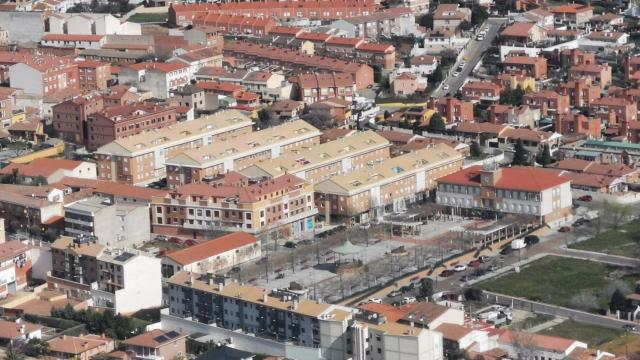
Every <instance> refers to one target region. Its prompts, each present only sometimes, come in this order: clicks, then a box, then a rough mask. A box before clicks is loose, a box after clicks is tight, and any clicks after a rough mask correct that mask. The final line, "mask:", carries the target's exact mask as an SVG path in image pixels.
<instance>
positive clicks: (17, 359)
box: [4, 343, 26, 360]
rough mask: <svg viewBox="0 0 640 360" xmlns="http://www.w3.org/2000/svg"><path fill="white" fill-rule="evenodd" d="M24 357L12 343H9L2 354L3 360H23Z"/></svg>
mask: <svg viewBox="0 0 640 360" xmlns="http://www.w3.org/2000/svg"><path fill="white" fill-rule="evenodd" d="M25 359H26V356H25V355H24V354H23V353H21V352H20V351H19V350H18V348H17V347H16V346H14V345H13V343H9V346H8V347H7V349H6V350H5V352H4V360H25Z"/></svg>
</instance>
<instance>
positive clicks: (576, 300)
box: [569, 291, 599, 312]
mask: <svg viewBox="0 0 640 360" xmlns="http://www.w3.org/2000/svg"><path fill="white" fill-rule="evenodd" d="M569 303H570V304H571V307H573V308H576V309H578V310H582V311H587V312H592V311H596V310H598V307H599V303H598V298H597V297H596V296H595V295H593V294H591V293H590V292H586V291H581V292H579V293H578V294H576V295H574V296H573V297H572V298H571V300H569Z"/></svg>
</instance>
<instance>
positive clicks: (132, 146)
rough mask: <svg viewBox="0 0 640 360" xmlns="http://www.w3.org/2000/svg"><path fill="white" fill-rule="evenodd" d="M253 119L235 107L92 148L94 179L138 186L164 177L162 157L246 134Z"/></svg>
mask: <svg viewBox="0 0 640 360" xmlns="http://www.w3.org/2000/svg"><path fill="white" fill-rule="evenodd" d="M252 126H253V122H252V121H251V119H249V118H248V117H246V116H244V115H242V114H241V113H240V112H238V111H235V110H229V111H224V112H218V113H216V114H214V115H210V116H206V117H201V118H198V119H195V120H192V121H188V122H184V123H178V124H175V125H171V126H167V127H164V128H161V129H156V130H153V131H147V132H144V133H140V134H137V135H131V136H128V137H125V138H120V139H116V140H114V141H112V142H110V143H108V144H106V145H103V146H101V147H100V148H98V150H97V151H96V157H97V160H98V178H99V179H100V180H108V181H115V182H118V183H122V184H129V185H142V184H147V183H150V182H153V181H157V180H160V179H161V178H162V177H164V176H165V160H166V159H169V158H172V157H175V156H177V155H179V154H180V153H182V152H183V151H185V150H188V149H193V148H198V147H201V146H205V145H209V144H212V143H214V142H216V143H217V142H219V141H222V140H224V139H225V138H226V137H233V136H237V135H243V134H248V133H250V132H251V131H252Z"/></svg>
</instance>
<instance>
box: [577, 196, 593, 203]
mask: <svg viewBox="0 0 640 360" xmlns="http://www.w3.org/2000/svg"><path fill="white" fill-rule="evenodd" d="M578 200H580V201H584V202H589V201H591V200H593V197H591V195H582V196H580V197H579V198H578Z"/></svg>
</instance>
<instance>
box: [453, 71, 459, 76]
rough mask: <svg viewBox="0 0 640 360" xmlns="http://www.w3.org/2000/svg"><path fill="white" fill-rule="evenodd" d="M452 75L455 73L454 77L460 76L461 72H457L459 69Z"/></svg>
mask: <svg viewBox="0 0 640 360" xmlns="http://www.w3.org/2000/svg"><path fill="white" fill-rule="evenodd" d="M451 75H453V77H458V76H460V73H459V72H457V71H454V72H453V74H451Z"/></svg>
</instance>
